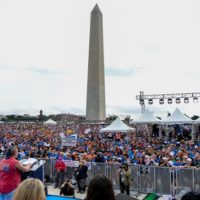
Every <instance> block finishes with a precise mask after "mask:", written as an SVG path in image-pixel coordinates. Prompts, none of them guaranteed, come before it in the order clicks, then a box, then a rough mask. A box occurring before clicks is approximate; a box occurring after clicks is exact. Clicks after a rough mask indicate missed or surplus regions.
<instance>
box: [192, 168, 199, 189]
mask: <svg viewBox="0 0 200 200" xmlns="http://www.w3.org/2000/svg"><path fill="white" fill-rule="evenodd" d="M193 173H194V191H197V192H199V191H200V169H194V170H193Z"/></svg>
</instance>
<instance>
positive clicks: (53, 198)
mask: <svg viewBox="0 0 200 200" xmlns="http://www.w3.org/2000/svg"><path fill="white" fill-rule="evenodd" d="M46 199H47V200H79V199H77V198H69V197H63V196H57V195H47V198H46Z"/></svg>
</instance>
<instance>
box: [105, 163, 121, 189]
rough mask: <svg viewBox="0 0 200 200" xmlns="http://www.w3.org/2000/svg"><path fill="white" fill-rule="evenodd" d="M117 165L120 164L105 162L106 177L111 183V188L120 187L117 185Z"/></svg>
mask: <svg viewBox="0 0 200 200" xmlns="http://www.w3.org/2000/svg"><path fill="white" fill-rule="evenodd" d="M119 167H120V164H107V167H106V168H107V177H108V178H110V180H111V181H112V184H113V188H114V189H116V190H119V189H120V186H119Z"/></svg>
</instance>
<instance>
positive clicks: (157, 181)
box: [154, 167, 173, 194]
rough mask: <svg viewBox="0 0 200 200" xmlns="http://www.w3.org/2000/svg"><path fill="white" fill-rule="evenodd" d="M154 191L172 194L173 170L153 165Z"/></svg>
mask: <svg viewBox="0 0 200 200" xmlns="http://www.w3.org/2000/svg"><path fill="white" fill-rule="evenodd" d="M154 169H155V173H154V191H155V192H157V193H161V194H172V193H173V192H172V190H173V187H172V186H171V184H172V183H173V182H172V180H173V170H171V168H168V167H154Z"/></svg>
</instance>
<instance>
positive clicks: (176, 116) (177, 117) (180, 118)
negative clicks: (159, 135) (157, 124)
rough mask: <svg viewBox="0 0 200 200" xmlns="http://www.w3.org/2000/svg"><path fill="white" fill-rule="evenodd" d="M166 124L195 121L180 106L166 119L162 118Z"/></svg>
mask: <svg viewBox="0 0 200 200" xmlns="http://www.w3.org/2000/svg"><path fill="white" fill-rule="evenodd" d="M162 122H163V123H166V124H192V123H193V122H194V121H193V120H192V119H190V118H189V117H187V116H185V115H184V114H183V113H182V112H181V111H180V110H179V109H178V108H176V110H175V111H174V112H173V113H172V114H171V115H170V116H169V117H168V118H167V119H165V120H162Z"/></svg>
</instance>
